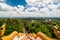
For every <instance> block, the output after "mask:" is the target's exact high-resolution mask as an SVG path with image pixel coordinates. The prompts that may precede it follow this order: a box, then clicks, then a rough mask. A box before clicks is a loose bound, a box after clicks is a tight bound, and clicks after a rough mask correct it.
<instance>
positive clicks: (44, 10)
mask: <svg viewBox="0 0 60 40" xmlns="http://www.w3.org/2000/svg"><path fill="white" fill-rule="evenodd" d="M0 1H2V0H0ZM3 1H4V0H3ZM54 1H55V0H26V2H27V5H28V6H30V7H27V9H25V7H24V6H22V5H18V6H17V7H12V6H10V5H7V4H6V3H2V2H0V17H60V9H59V8H60V4H58V5H54V4H53V2H54ZM49 2H51V4H49V5H47V6H46V4H48V3H49ZM41 6H42V7H41ZM39 7H40V8H39ZM49 9H52V10H54V11H49ZM24 10H25V11H24Z"/></svg>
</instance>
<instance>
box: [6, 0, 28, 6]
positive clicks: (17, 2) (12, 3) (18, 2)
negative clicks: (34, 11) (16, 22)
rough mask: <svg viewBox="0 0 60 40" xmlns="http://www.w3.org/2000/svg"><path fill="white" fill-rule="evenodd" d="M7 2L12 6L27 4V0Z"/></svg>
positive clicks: (10, 0) (7, 0) (9, 0)
mask: <svg viewBox="0 0 60 40" xmlns="http://www.w3.org/2000/svg"><path fill="white" fill-rule="evenodd" d="M6 3H7V4H8V5H11V6H17V5H23V6H26V4H27V3H26V2H25V0H6Z"/></svg>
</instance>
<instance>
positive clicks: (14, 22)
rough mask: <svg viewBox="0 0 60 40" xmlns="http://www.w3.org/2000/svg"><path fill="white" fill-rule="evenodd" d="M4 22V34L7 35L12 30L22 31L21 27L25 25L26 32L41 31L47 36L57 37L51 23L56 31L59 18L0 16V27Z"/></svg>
mask: <svg viewBox="0 0 60 40" xmlns="http://www.w3.org/2000/svg"><path fill="white" fill-rule="evenodd" d="M4 23H5V24H6V31H5V33H4V35H9V34H10V33H11V32H13V31H17V32H21V33H23V27H25V29H26V31H27V32H28V33H35V34H36V33H37V32H43V33H44V34H46V35H47V36H48V37H51V38H57V37H56V35H55V33H54V32H53V25H57V27H58V31H60V19H57V20H55V19H40V20H29V19H20V18H0V27H1V25H3V24H4ZM24 24H25V26H24Z"/></svg>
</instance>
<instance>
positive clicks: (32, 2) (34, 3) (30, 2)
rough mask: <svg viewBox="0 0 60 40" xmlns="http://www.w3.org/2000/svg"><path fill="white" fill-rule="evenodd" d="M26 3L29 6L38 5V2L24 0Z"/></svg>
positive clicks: (38, 0)
mask: <svg viewBox="0 0 60 40" xmlns="http://www.w3.org/2000/svg"><path fill="white" fill-rule="evenodd" d="M26 3H27V4H28V5H30V6H37V5H38V4H39V3H40V0H26Z"/></svg>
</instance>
